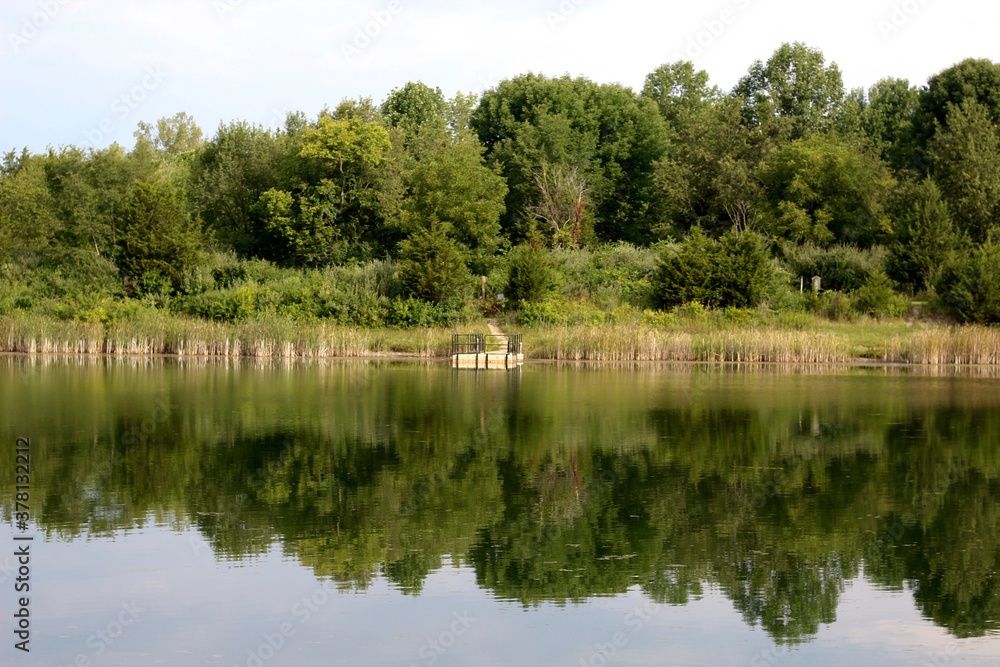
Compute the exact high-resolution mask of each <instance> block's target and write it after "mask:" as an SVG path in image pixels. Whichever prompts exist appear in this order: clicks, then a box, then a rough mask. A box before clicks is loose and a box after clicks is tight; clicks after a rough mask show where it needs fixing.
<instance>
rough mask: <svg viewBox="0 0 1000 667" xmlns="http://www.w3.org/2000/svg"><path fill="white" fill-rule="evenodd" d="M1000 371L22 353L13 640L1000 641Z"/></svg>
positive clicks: (198, 651)
mask: <svg viewBox="0 0 1000 667" xmlns="http://www.w3.org/2000/svg"><path fill="white" fill-rule="evenodd" d="M998 383H1000V379H997V377H996V374H995V373H993V372H992V371H990V370H988V369H973V370H968V371H948V370H944V371H939V372H931V371H927V370H922V371H921V370H910V369H905V368H850V367H841V368H816V367H787V368H786V367H781V368H779V367H756V368H747V367H732V366H731V367H723V366H709V365H655V364H649V365H627V366H626V365H620V366H614V365H591V366H587V365H560V364H533V363H529V364H527V365H525V366H524V367H523V368H522V369H521V370H520V371H516V372H509V373H508V372H478V373H477V372H475V371H455V370H452V369H451V368H450V367H448V366H447V364H437V363H430V364H428V363H420V362H401V361H374V360H373V361H343V362H328V363H316V364H299V365H296V364H289V365H282V364H277V363H275V364H270V363H254V362H242V363H234V362H225V361H219V362H214V361H206V360H183V361H178V360H169V359H116V360H102V359H83V360H76V359H64V358H58V357H52V358H49V357H46V358H33V359H32V358H27V357H16V356H7V357H0V405H2V406H3V409H2V412H0V425H2V428H0V433H2V434H3V437H4V438H5V442H4V447H3V448H2V449H0V470H2V471H3V472H2V478H0V506H2V507H3V512H4V524H3V526H2V527H0V549H2V551H0V553H2V554H3V555H2V556H0V611H2V618H3V619H4V620H3V621H2V622H0V637H4V638H5V639H4V644H3V645H2V646H0V663H2V664H4V665H44V666H45V667H52V666H53V665H59V666H63V665H80V666H85V665H109V666H110V665H122V666H128V667H138V666H143V665H168V666H172V665H225V666H227V667H233V666H244V667H253V666H256V667H262V666H263V665H267V666H268V667H271V666H274V667H278V666H286V665H287V666H290V667H310V666H313V665H316V666H319V665H324V666H326V665H399V666H402V667H412V666H427V667H430V666H431V665H439V666H446V665H566V666H567V667H579V666H587V665H590V666H591V667H604V666H605V665H712V666H716V665H747V666H750V667H762V666H770V665H782V666H785V665H788V666H792V665H843V664H845V663H846V664H855V665H945V664H947V665H991V666H992V665H996V664H1000V392H998V391H997V388H998V386H1000V385H998ZM19 437H23V438H30V491H29V494H30V495H29V499H28V503H27V505H28V508H29V509H28V511H29V514H30V521H29V523H28V525H27V526H26V527H23V528H25V529H24V530H21V529H19V528H18V526H17V521H16V514H15V510H16V509H17V508H16V507H15V501H16V497H17V496H16V494H17V493H18V489H15V466H16V452H15V450H16V439H17V438H19ZM16 538H32V539H31V540H30V541H29V540H17V539H16ZM24 545H30V554H31V556H30V565H29V566H28V567H30V582H27V583H29V585H30V600H29V604H28V608H29V611H30V629H29V633H30V644H28V647H29V648H30V652H28V653H25V652H23V651H20V650H17V649H16V648H15V647H14V645H15V643H16V642H17V641H18V638H17V636H16V634H15V632H14V631H15V630H16V629H17V624H18V622H19V621H18V619H17V618H15V616H14V615H15V613H17V612H18V610H19V609H20V608H21V607H20V605H21V603H20V597H21V596H22V595H23V594H22V593H17V592H16V591H15V585H16V581H17V578H18V568H19V565H18V563H17V560H18V557H17V556H15V553H16V549H18V548H21V547H22V546H24Z"/></svg>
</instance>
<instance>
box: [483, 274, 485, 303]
mask: <svg viewBox="0 0 1000 667" xmlns="http://www.w3.org/2000/svg"><path fill="white" fill-rule="evenodd" d="M483 301H486V276H483Z"/></svg>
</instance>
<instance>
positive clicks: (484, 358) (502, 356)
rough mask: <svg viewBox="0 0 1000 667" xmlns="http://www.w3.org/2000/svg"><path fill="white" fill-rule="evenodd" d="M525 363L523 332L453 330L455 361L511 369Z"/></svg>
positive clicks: (471, 366) (464, 365)
mask: <svg viewBox="0 0 1000 667" xmlns="http://www.w3.org/2000/svg"><path fill="white" fill-rule="evenodd" d="M522 363H524V349H523V346H522V343H521V334H453V335H452V337H451V365H452V367H454V368H467V369H470V370H511V369H514V368H517V367H519V366H520V365H521V364H522Z"/></svg>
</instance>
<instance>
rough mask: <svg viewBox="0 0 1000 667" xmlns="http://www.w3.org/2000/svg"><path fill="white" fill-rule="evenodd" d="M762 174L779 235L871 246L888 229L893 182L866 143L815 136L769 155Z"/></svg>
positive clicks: (768, 207) (767, 203)
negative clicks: (886, 200)
mask: <svg viewBox="0 0 1000 667" xmlns="http://www.w3.org/2000/svg"><path fill="white" fill-rule="evenodd" d="M760 177H761V181H762V183H763V185H764V188H765V191H766V201H765V204H764V207H765V216H766V219H767V225H768V226H769V228H770V230H771V232H772V233H774V234H775V235H777V236H780V237H784V238H788V239H791V240H793V241H800V242H801V241H812V242H815V243H818V244H820V245H828V244H830V243H832V242H840V243H857V244H860V245H862V246H870V245H872V244H873V243H875V242H877V241H878V240H880V239H881V238H882V237H883V236H884V234H885V233H886V232H887V231H888V230H889V221H888V217H887V215H886V211H885V205H884V200H885V198H886V196H887V194H888V193H889V192H890V191H891V189H892V187H893V185H894V181H893V179H892V176H891V175H890V174H889V171H888V169H887V168H886V167H885V165H884V164H882V162H881V161H880V160H879V159H878V156H877V155H875V152H874V150H873V149H871V147H870V146H865V145H862V144H856V143H851V142H848V141H845V140H843V139H841V138H839V137H836V136H833V135H823V134H814V135H812V136H809V137H806V138H803V139H798V140H796V141H793V142H792V143H790V144H788V145H786V146H784V147H782V148H780V149H778V150H776V151H775V152H774V153H772V154H771V155H770V156H768V158H767V160H766V161H765V162H764V163H763V165H762V166H761V172H760Z"/></svg>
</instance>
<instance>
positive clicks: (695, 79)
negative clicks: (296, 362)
mask: <svg viewBox="0 0 1000 667" xmlns="http://www.w3.org/2000/svg"><path fill="white" fill-rule="evenodd" d="M134 136H135V140H136V141H135V145H134V147H133V148H131V149H130V150H126V149H125V148H124V147H122V146H120V145H118V144H113V145H111V146H108V147H106V148H100V149H97V148H80V147H74V146H65V147H61V148H59V149H55V148H50V149H49V150H47V151H46V152H44V153H38V154H32V153H31V152H29V151H28V150H26V149H25V150H22V151H21V152H20V153H18V152H15V151H10V152H7V153H6V154H4V155H3V156H2V159H0V351H3V352H25V353H29V354H93V355H174V356H180V357H190V358H194V357H218V358H227V359H240V358H255V359H297V358H301V359H325V358H335V357H392V356H397V357H417V358H425V359H436V358H444V357H447V356H448V355H449V353H450V343H451V334H452V333H470V332H485V331H486V330H487V328H488V322H490V321H491V320H496V321H497V322H498V323H499V326H500V327H501V328H502V329H503V330H505V331H509V332H519V333H522V334H523V335H524V342H525V353H526V355H527V357H528V358H529V359H554V360H566V361H600V362H605V361H606V362H639V361H667V362H674V361H676V362H725V363H730V362H731V363H752V364H755V363H778V364H794V363H804V364H852V363H882V364H888V363H891V364H909V365H922V366H946V365H950V366H954V365H984V366H1000V328H991V327H997V326H998V325H1000V63H994V62H992V61H989V60H983V59H978V60H977V59H971V58H970V59H966V60H963V61H961V62H959V63H956V64H954V65H952V66H950V67H947V68H945V69H943V70H942V71H941V72H939V73H938V74H935V75H934V76H932V77H931V78H930V79H928V81H927V82H926V84H925V85H919V86H918V85H914V84H911V83H910V82H909V81H906V80H902V79H894V78H886V79H883V80H881V81H878V82H876V83H875V84H873V85H872V86H871V87H869V88H868V89H861V88H858V89H854V90H847V89H846V88H845V87H844V84H843V80H842V77H841V74H840V70H839V68H838V67H837V65H836V64H835V63H828V62H827V61H826V59H825V57H824V56H823V54H822V52H821V51H819V50H818V49H814V48H811V47H809V46H807V45H805V44H802V43H798V42H796V43H791V44H787V43H786V44H782V45H781V46H780V47H779V48H778V49H777V50H776V51H775V52H774V53H773V54H772V55H771V57H770V58H769V59H768V60H767V61H766V62H764V61H756V62H755V63H753V64H752V65H751V66H750V68H749V69H748V70H747V74H746V76H744V77H743V78H741V79H740V81H739V83H738V84H737V86H736V87H735V88H734V89H732V90H730V91H723V90H721V89H719V88H717V87H716V86H713V85H711V84H710V82H709V78H708V74H707V73H706V72H704V71H701V70H698V69H696V67H695V66H694V64H693V63H691V62H675V63H666V64H664V65H662V66H660V67H658V68H657V69H656V70H654V71H653V72H650V74H649V75H648V77H647V79H646V82H645V85H644V86H643V88H642V90H641V91H636V90H633V89H631V88H627V87H624V86H620V85H617V84H600V83H596V82H593V81H590V80H588V79H585V78H571V77H569V76H563V77H558V78H551V77H547V76H542V75H535V74H525V75H519V76H515V77H513V78H510V79H506V80H504V81H502V82H500V83H499V84H497V85H496V86H494V87H493V88H491V89H490V90H487V91H484V92H483V93H482V94H481V95H478V96H477V95H465V94H461V93H459V94H457V95H456V96H455V97H453V98H451V99H448V98H446V97H445V96H444V94H443V93H442V91H441V90H440V89H437V88H432V87H430V86H428V85H426V84H424V83H422V82H419V81H411V82H408V83H406V84H405V85H404V86H403V87H402V88H397V89H394V90H393V91H391V92H390V93H389V94H388V95H387V96H386V98H385V99H384V100H383V101H382V102H381V103H380V104H376V103H375V102H374V101H373V100H372V99H359V100H343V101H341V102H340V103H339V104H338V105H337V106H335V107H333V108H330V107H325V108H324V109H323V110H322V111H320V112H319V114H318V115H316V116H314V117H310V116H307V115H306V114H305V113H303V112H293V113H290V114H288V115H287V117H286V118H285V123H284V125H283V126H282V127H280V128H268V127H263V126H259V125H252V124H249V123H246V122H242V121H236V122H230V123H222V124H220V126H219V128H218V129H217V131H216V132H215V134H214V136H212V137H210V138H206V137H205V136H204V135H203V132H202V130H201V128H200V127H198V125H197V123H196V122H195V119H194V118H192V117H190V116H189V115H187V114H186V113H184V112H179V113H177V114H176V115H174V116H173V117H165V118H161V119H160V120H159V121H157V122H156V123H155V124H151V123H148V122H145V121H144V122H140V123H139V125H138V128H137V130H136V132H135V135H134Z"/></svg>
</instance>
